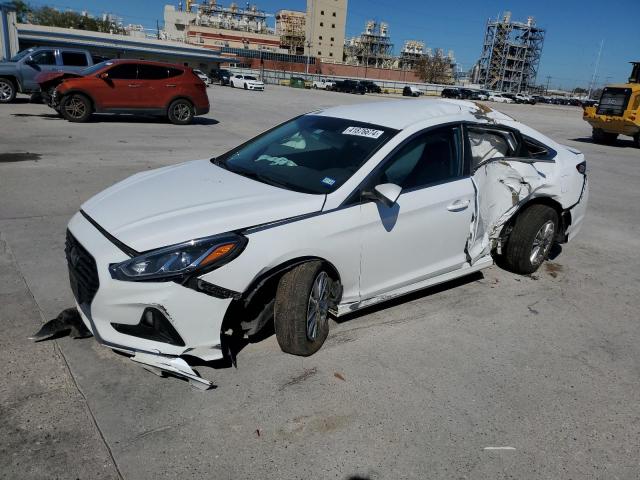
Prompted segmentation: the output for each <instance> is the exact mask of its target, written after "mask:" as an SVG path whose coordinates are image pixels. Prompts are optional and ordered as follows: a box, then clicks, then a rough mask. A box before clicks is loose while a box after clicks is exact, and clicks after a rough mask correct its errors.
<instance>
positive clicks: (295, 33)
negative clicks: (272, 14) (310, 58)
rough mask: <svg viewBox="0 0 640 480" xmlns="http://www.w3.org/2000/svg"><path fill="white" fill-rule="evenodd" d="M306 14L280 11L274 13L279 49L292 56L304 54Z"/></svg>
mask: <svg viewBox="0 0 640 480" xmlns="http://www.w3.org/2000/svg"><path fill="white" fill-rule="evenodd" d="M306 18H307V16H306V14H305V12H298V11H295V10H280V11H278V12H277V13H276V35H277V36H278V37H280V47H281V48H284V49H286V50H288V52H289V53H291V54H294V55H303V54H304V42H305V38H306V32H305V30H306Z"/></svg>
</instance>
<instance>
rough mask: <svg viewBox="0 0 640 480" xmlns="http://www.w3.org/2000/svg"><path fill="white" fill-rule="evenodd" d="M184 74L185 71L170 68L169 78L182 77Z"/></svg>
mask: <svg viewBox="0 0 640 480" xmlns="http://www.w3.org/2000/svg"><path fill="white" fill-rule="evenodd" d="M183 73H184V71H183V70H180V69H179V68H169V75H168V76H169V78H171V77H177V76H178V75H182V74H183Z"/></svg>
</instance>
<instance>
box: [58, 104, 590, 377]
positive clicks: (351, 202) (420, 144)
mask: <svg viewBox="0 0 640 480" xmlns="http://www.w3.org/2000/svg"><path fill="white" fill-rule="evenodd" d="M586 204H587V176H586V163H585V159H584V156H583V155H582V154H581V153H580V152H578V151H576V150H573V149H572V148H569V147H565V146H563V145H560V144H558V143H556V142H555V141H553V140H551V139H550V138H547V137H546V136H544V135H542V134H540V133H538V132H536V131H535V130H533V129H531V128H529V127H527V126H525V125H523V124H521V123H519V122H517V121H515V120H513V119H512V118H510V117H508V116H506V115H503V114H501V113H499V112H496V111H493V110H491V109H489V108H487V107H484V106H480V105H476V104H475V103H472V102H467V101H459V100H419V101H415V102H409V103H407V102H400V101H391V102H380V103H370V104H360V105H353V106H343V107H335V108H329V109H326V110H320V111H316V112H312V113H309V114H306V115H302V116H300V117H297V118H295V119H293V120H291V121H288V122H286V123H284V124H282V125H279V126H277V127H275V128H273V129H272V130H269V131H267V132H265V133H263V134H261V135H259V136H258V137H256V138H254V139H252V140H250V141H248V142H247V143H245V144H243V145H241V146H239V147H237V148H235V149H234V150H231V151H230V152H228V153H226V154H224V155H221V156H219V157H217V158H214V159H211V160H209V159H206V160H197V161H193V162H188V163H184V164H181V165H175V166H171V167H166V168H161V169H158V170H155V171H147V172H143V173H139V174H137V175H134V176H132V177H131V178H129V179H127V180H124V181H122V182H120V183H118V184H116V185H114V186H112V187H111V188H109V189H107V190H105V191H103V192H102V193H100V194H98V195H96V196H95V197H93V198H92V199H90V200H89V201H87V202H86V203H85V204H84V205H82V209H81V211H80V212H78V213H77V214H76V215H75V216H74V217H73V218H72V220H71V222H70V223H69V228H68V232H67V245H66V256H67V260H68V265H69V273H70V279H71V287H72V290H73V292H74V295H75V298H76V302H77V308H78V311H79V312H80V314H81V317H82V319H83V321H84V323H85V325H86V326H87V327H88V328H89V329H90V330H91V332H92V333H93V334H94V335H95V338H96V339H97V341H98V342H100V343H102V344H104V345H106V346H107V347H110V348H113V349H116V350H119V351H123V352H126V353H128V354H130V355H132V356H133V359H134V360H136V361H139V362H142V363H144V364H146V365H148V366H151V367H153V368H155V369H158V370H160V371H170V372H173V373H174V374H178V375H181V376H184V377H187V378H189V379H190V380H192V381H195V382H201V383H203V384H205V385H206V384H207V381H206V380H203V379H199V377H198V376H197V375H196V374H195V372H193V371H192V370H191V369H190V367H189V366H188V364H187V363H186V362H185V361H184V358H185V356H193V357H198V358H200V359H202V360H205V361H209V360H216V359H220V358H222V357H223V356H224V355H227V354H232V353H231V352H229V350H228V347H227V346H226V345H228V339H229V338H232V337H233V336H234V335H237V336H241V337H246V336H249V337H251V336H253V335H255V334H257V333H258V332H259V331H260V330H261V329H262V328H263V327H264V326H265V325H266V324H267V323H269V322H271V321H273V325H274V328H275V334H276V338H277V341H278V343H279V345H280V347H281V348H282V350H284V351H285V352H288V353H292V354H295V355H311V354H313V353H314V352H316V351H317V350H318V349H319V348H320V347H321V345H322V344H323V342H324V341H325V339H326V338H327V334H328V331H329V323H328V316H329V315H335V316H340V315H344V314H346V313H349V312H353V311H355V310H358V309H360V308H363V307H365V306H368V305H372V304H375V303H378V302H381V301H384V300H388V299H390V298H393V297H397V296H399V295H403V294H406V293H408V292H412V291H415V290H418V289H422V288H425V287H427V286H430V285H434V284H437V283H442V282H446V281H448V280H451V279H454V278H457V277H461V276H463V275H468V274H470V273H472V272H475V271H478V270H480V269H483V268H486V267H489V266H490V265H492V264H493V262H494V259H497V258H499V259H500V260H501V262H500V264H501V265H505V266H506V267H507V268H508V269H510V270H512V271H513V272H515V273H520V274H528V273H532V272H534V271H535V270H536V269H537V268H538V267H539V266H540V264H541V263H542V262H543V261H544V260H545V258H546V257H547V255H548V253H549V250H550V248H551V246H552V244H553V243H554V242H558V243H564V242H567V241H569V240H571V238H572V237H573V236H574V235H576V233H577V232H578V230H579V229H580V226H581V224H582V222H583V219H584V215H585V209H586ZM186 358H188V357H186Z"/></svg>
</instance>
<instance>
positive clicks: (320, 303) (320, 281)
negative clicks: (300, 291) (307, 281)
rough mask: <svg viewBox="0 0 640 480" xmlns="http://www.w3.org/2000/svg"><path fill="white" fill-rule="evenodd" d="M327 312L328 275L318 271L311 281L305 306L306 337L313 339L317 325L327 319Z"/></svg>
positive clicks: (316, 331) (315, 335) (316, 333)
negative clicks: (307, 301)
mask: <svg viewBox="0 0 640 480" xmlns="http://www.w3.org/2000/svg"><path fill="white" fill-rule="evenodd" d="M328 313H329V275H327V273H326V272H320V273H319V274H318V276H317V277H316V279H315V280H314V281H313V286H312V287H311V293H310V294H309V304H308V306H307V338H308V339H309V340H311V341H314V340H315V339H316V337H317V336H318V327H319V326H321V325H322V324H323V323H325V322H326V321H327V317H328Z"/></svg>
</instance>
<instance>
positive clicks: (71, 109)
mask: <svg viewBox="0 0 640 480" xmlns="http://www.w3.org/2000/svg"><path fill="white" fill-rule="evenodd" d="M64 111H65V113H66V114H67V115H69V116H70V117H72V118H82V117H83V116H84V115H85V114H86V113H87V105H86V103H85V102H83V101H82V100H81V99H80V98H78V97H75V96H74V97H71V98H70V99H69V101H68V102H66V103H65V105H64Z"/></svg>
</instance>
